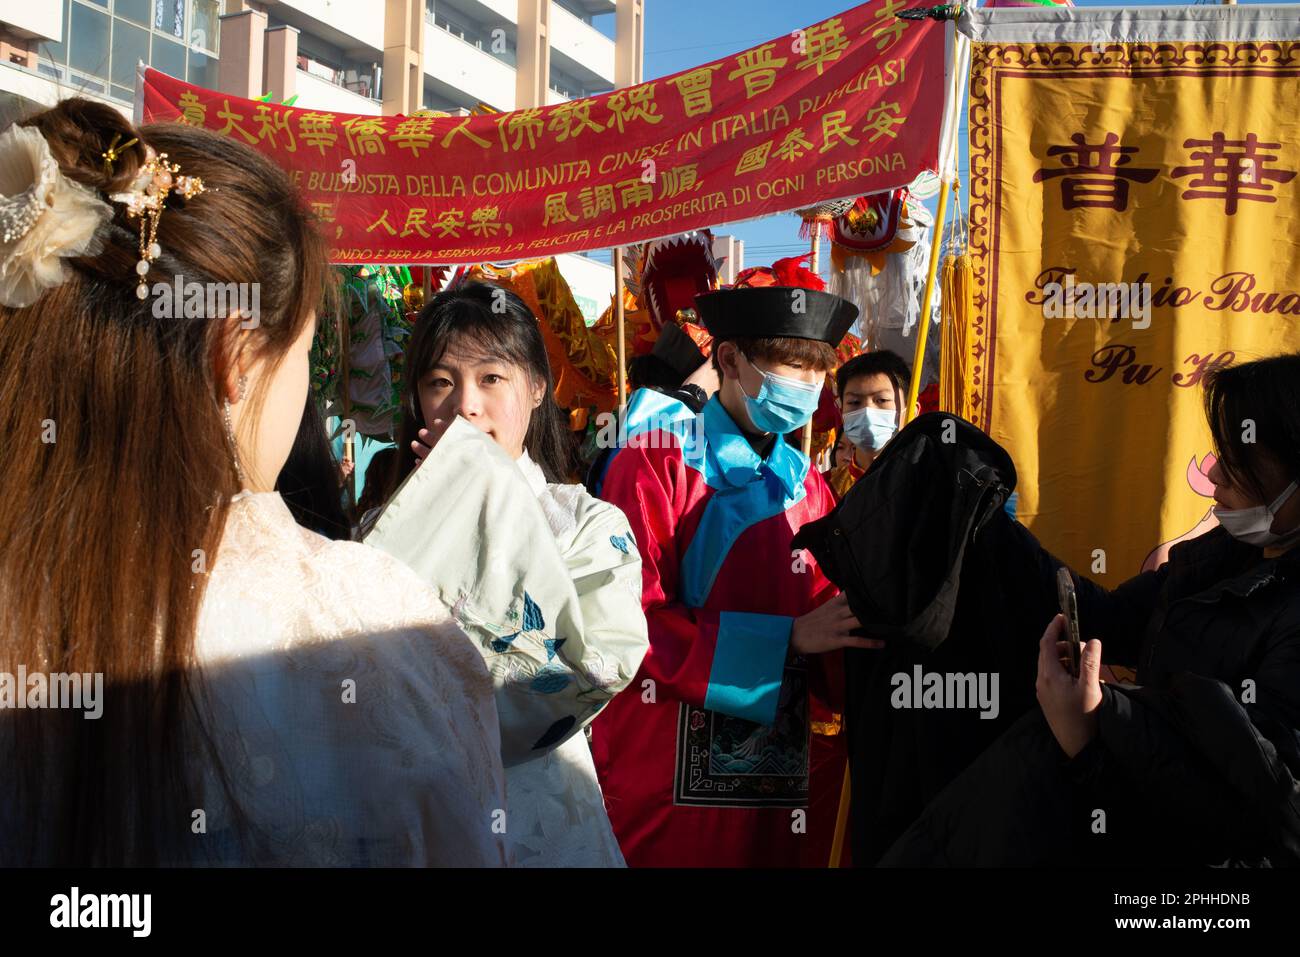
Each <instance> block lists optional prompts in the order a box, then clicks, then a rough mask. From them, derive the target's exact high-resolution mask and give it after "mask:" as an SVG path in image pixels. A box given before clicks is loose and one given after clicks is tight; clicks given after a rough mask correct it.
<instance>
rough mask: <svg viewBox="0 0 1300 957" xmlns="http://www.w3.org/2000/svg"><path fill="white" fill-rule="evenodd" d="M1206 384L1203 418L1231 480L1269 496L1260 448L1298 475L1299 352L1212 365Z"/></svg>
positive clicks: (1294, 476)
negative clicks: (1213, 366) (1263, 474)
mask: <svg viewBox="0 0 1300 957" xmlns="http://www.w3.org/2000/svg"><path fill="white" fill-rule="evenodd" d="M1204 384H1205V417H1206V419H1207V420H1208V421H1209V424H1210V432H1211V434H1212V435H1213V436H1214V445H1215V449H1216V450H1217V451H1218V454H1219V465H1220V466H1222V468H1223V471H1224V473H1225V474H1226V475H1227V477H1228V478H1229V480H1231V481H1232V483H1233V484H1234V485H1236V486H1238V487H1240V488H1243V489H1248V490H1250V491H1251V492H1253V493H1255V497H1256V498H1257V499H1258V500H1259V501H1261V502H1264V501H1267V498H1268V495H1267V493H1266V492H1265V490H1264V488H1263V483H1262V482H1261V481H1260V479H1259V459H1258V454H1259V450H1260V449H1261V448H1263V449H1265V450H1267V451H1268V452H1269V453H1270V454H1271V455H1272V456H1273V457H1274V458H1276V459H1277V461H1278V462H1279V463H1280V464H1281V466H1282V468H1283V469H1284V470H1285V471H1286V473H1287V475H1288V476H1290V477H1291V478H1292V479H1297V480H1300V354H1294V353H1292V354H1287V355H1280V356H1273V357H1271V358H1268V359H1257V360H1256V361H1254V362H1246V363H1243V364H1242V365H1239V366H1225V367H1221V368H1217V369H1211V370H1210V371H1209V372H1207V373H1206V374H1205V378H1204Z"/></svg>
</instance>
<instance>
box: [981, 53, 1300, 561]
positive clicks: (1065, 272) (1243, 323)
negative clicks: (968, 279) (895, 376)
mask: <svg viewBox="0 0 1300 957" xmlns="http://www.w3.org/2000/svg"><path fill="white" fill-rule="evenodd" d="M1297 104H1300V43H1286V42H1283V43H1265V42H1230V43H1191V42H1188V43H1159V44H1139V43H1112V44H1106V45H1105V46H1104V48H1103V47H1102V46H1101V45H1099V44H1095V43H1094V44H1028V43H1026V44H1018V43H1012V44H993V43H976V44H975V45H974V46H973V49H972V61H971V107H970V150H971V162H970V171H971V211H970V222H971V253H972V258H973V261H974V275H975V288H974V304H975V315H974V318H973V320H972V325H971V327H970V328H969V329H968V330H967V332H966V343H965V348H966V354H965V363H964V365H965V383H964V396H963V402H962V407H963V409H965V410H966V411H967V412H968V414H970V415H971V416H972V417H973V418H974V420H975V421H976V423H977V424H979V425H980V426H981V427H982V428H984V429H985V430H986V431H988V432H989V433H990V434H991V435H992V436H993V437H994V438H995V439H996V440H997V441H998V442H1000V443H1002V445H1003V446H1004V447H1005V448H1006V449H1007V450H1008V451H1009V452H1010V453H1011V455H1012V456H1013V458H1014V460H1015V464H1016V468H1017V470H1018V472H1019V476H1020V484H1019V489H1018V495H1017V500H1016V514H1017V517H1018V518H1019V519H1020V520H1021V521H1022V522H1024V523H1025V525H1027V526H1028V527H1029V528H1030V529H1031V530H1032V531H1033V532H1034V533H1035V534H1036V535H1037V536H1038V537H1039V538H1040V539H1041V540H1042V542H1043V543H1044V545H1046V546H1047V547H1048V548H1050V549H1052V550H1053V551H1054V552H1056V553H1057V554H1058V555H1059V556H1060V557H1061V558H1062V559H1063V560H1065V561H1066V562H1067V563H1069V564H1070V565H1071V566H1072V567H1073V568H1075V569H1076V570H1078V571H1079V572H1081V573H1083V574H1088V575H1090V576H1091V577H1093V578H1094V579H1095V580H1098V581H1100V582H1103V583H1107V584H1110V585H1114V584H1117V583H1118V582H1120V581H1123V580H1124V579H1126V578H1128V577H1130V576H1132V575H1134V574H1136V573H1137V572H1138V571H1139V570H1140V569H1141V568H1143V567H1144V566H1145V567H1154V565H1155V564H1156V563H1158V561H1160V560H1163V557H1164V554H1165V553H1166V552H1167V546H1168V545H1169V544H1171V543H1172V542H1174V541H1177V540H1181V539H1183V538H1188V537H1192V536H1193V535H1196V534H1200V533H1201V532H1203V531H1205V530H1206V529H1207V528H1209V527H1211V526H1212V524H1213V523H1214V518H1213V515H1212V514H1211V508H1212V506H1213V502H1212V500H1211V498H1210V495H1211V493H1212V490H1211V488H1210V483H1209V482H1208V481H1207V480H1206V479H1205V478H1204V474H1203V473H1204V472H1207V471H1208V470H1209V468H1210V466H1211V465H1212V464H1213V461H1214V459H1213V458H1212V457H1209V456H1212V453H1213V449H1212V448H1211V444H1210V442H1211V440H1210V434H1209V430H1208V428H1207V426H1206V424H1205V416H1204V413H1203V411H1202V389H1201V380H1202V378H1203V376H1204V374H1205V373H1206V372H1207V371H1208V370H1209V369H1212V368H1214V367H1215V366H1218V365H1223V364H1231V363H1240V362H1243V361H1247V360H1250V359H1255V358H1260V357H1263V356H1269V355H1275V354H1277V353H1280V352H1288V351H1297V350H1300V176H1298V175H1297V173H1298V172H1300V117H1298V115H1297V112H1296V106H1297ZM1250 427H1251V423H1242V428H1243V430H1248V429H1249V428H1250ZM1207 457H1209V458H1207ZM1162 546H1164V548H1163V549H1162Z"/></svg>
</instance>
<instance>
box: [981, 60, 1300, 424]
mask: <svg viewBox="0 0 1300 957" xmlns="http://www.w3.org/2000/svg"><path fill="white" fill-rule="evenodd" d="M1187 67H1193V68H1204V69H1205V70H1206V71H1207V72H1209V73H1212V72H1214V71H1216V70H1221V69H1232V68H1237V69H1240V68H1242V67H1246V68H1250V69H1251V70H1252V72H1256V71H1260V70H1263V71H1266V72H1271V71H1272V70H1277V71H1279V72H1280V71H1282V70H1295V69H1297V68H1300V42H1293V41H1286V42H1271V41H1269V42H1242V43H1221V42H1213V41H1212V42H1208V43H1205V42H1199V43H1192V42H1189V43H1106V44H1104V45H1102V46H1101V49H1100V50H1098V49H1097V47H1096V46H1094V45H1092V44H1086V43H1057V44H1043V43H1037V44H1035V43H1015V44H996V43H975V44H972V50H971V68H970V113H969V130H970V199H969V202H970V206H969V228H970V238H969V251H970V256H971V260H972V264H973V267H974V283H975V285H974V295H973V296H972V304H973V307H974V312H973V318H972V321H971V328H970V330H969V331H968V333H967V338H966V347H967V361H966V382H965V388H966V390H967V395H968V397H969V407H970V409H971V413H972V416H973V419H974V422H975V424H976V425H978V426H979V427H980V428H981V429H984V430H985V431H989V430H990V427H991V425H992V418H993V408H992V391H993V371H994V362H995V359H996V355H995V353H996V338H997V316H996V314H995V311H994V306H995V304H994V302H993V299H992V279H993V274H992V268H993V263H992V261H991V259H992V245H993V238H994V230H995V228H996V213H997V201H998V196H997V190H996V188H995V185H994V182H993V178H994V177H993V167H994V161H995V149H996V143H995V142H994V137H995V136H996V134H997V130H996V129H995V128H994V124H993V116H994V115H995V112H996V104H995V103H994V102H993V98H994V94H993V89H994V86H995V84H994V82H993V81H994V79H995V74H996V72H997V71H998V70H999V69H1003V68H1005V69H1014V70H1017V71H1022V72H1023V71H1026V70H1028V71H1031V72H1041V73H1042V74H1043V75H1044V76H1058V75H1059V74H1060V73H1061V71H1062V70H1070V71H1073V72H1080V71H1081V72H1082V74H1083V75H1088V72H1089V71H1091V70H1108V71H1113V70H1116V69H1121V70H1130V71H1132V72H1133V75H1134V76H1135V77H1137V76H1143V75H1159V74H1161V73H1162V72H1164V71H1166V70H1172V69H1186V68H1187Z"/></svg>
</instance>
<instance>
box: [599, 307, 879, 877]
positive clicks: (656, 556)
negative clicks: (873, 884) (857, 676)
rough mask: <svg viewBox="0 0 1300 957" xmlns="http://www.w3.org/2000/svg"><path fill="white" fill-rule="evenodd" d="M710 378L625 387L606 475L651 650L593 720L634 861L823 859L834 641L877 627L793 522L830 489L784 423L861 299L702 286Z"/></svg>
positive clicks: (835, 723)
mask: <svg viewBox="0 0 1300 957" xmlns="http://www.w3.org/2000/svg"><path fill="white" fill-rule="evenodd" d="M696 304H697V307H698V311H699V315H700V317H701V319H702V320H703V322H704V325H705V327H706V328H707V329H708V331H709V333H710V334H711V335H712V336H713V337H714V347H713V362H714V364H715V366H716V368H717V370H718V373H719V375H720V377H721V380H722V385H721V388H720V389H719V391H718V393H717V394H716V395H715V396H713V398H711V399H710V400H709V401H708V402H707V403H706V404H705V406H704V409H703V411H702V412H699V413H698V414H697V413H695V412H694V411H692V409H691V408H690V407H689V406H687V405H686V404H684V403H682V402H681V401H680V400H678V399H674V398H673V397H670V396H666V395H663V394H660V393H657V392H654V391H652V390H648V389H644V390H639V391H638V392H636V393H634V394H633V396H632V399H631V401H630V402H629V404H628V409H627V415H626V419H625V422H624V424H623V430H624V431H623V434H622V436H621V441H620V447H619V449H618V450H617V452H616V454H615V455H614V456H613V458H612V460H611V461H610V463H609V466H608V468H607V470H606V472H605V475H604V479H603V481H602V484H601V489H600V494H601V496H602V497H603V498H605V499H607V500H608V501H610V502H613V503H614V504H616V505H618V506H619V507H620V508H621V509H622V510H623V512H624V513H625V514H626V515H627V517H628V520H629V522H630V524H631V528H632V531H633V533H634V535H635V537H636V545H637V547H639V548H640V550H641V561H642V578H643V586H644V588H643V595H642V605H643V607H644V609H645V613H646V618H647V621H648V623H649V631H650V651H649V653H648V654H647V655H646V658H645V660H644V661H643V663H642V665H641V669H640V672H639V674H638V675H637V678H636V680H635V681H634V682H633V684H632V686H630V687H629V688H628V690H627V691H626V692H624V693H623V694H620V695H619V696H617V697H616V698H615V699H614V700H613V701H612V702H611V703H610V704H609V706H608V707H607V708H606V710H605V712H604V713H603V714H602V715H601V717H599V718H598V719H597V720H596V722H595V723H594V724H593V726H592V730H593V742H592V745H593V746H592V750H593V755H594V757H595V760H596V766H597V770H598V772H599V773H600V778H601V786H602V787H603V789H604V792H605V803H606V806H607V808H608V810H609V815H610V821H611V823H612V824H613V826H614V831H615V834H616V835H617V836H618V839H619V843H620V845H621V847H622V849H623V853H624V856H625V857H626V858H627V861H628V863H629V864H631V865H632V866H639V865H648V866H656V865H663V866H674V865H677V866H682V865H685V866H695V865H698V866H731V867H744V866H798V865H805V866H818V867H824V866H826V863H827V860H828V858H829V853H830V844H831V837H832V834H833V830H834V822H835V810H836V807H837V805H838V798H839V793H840V783H841V781H842V778H843V771H844V744H843V735H842V734H841V733H840V718H839V716H840V715H841V714H842V713H843V709H842V707H840V705H839V701H840V697H841V694H842V679H841V676H840V671H839V660H838V659H839V657H840V655H839V654H838V650H839V649H841V648H844V647H848V646H854V647H874V646H875V645H876V643H874V642H870V641H868V640H865V639H861V638H856V637H854V636H853V635H852V634H851V631H852V630H853V629H854V628H856V627H857V621H856V619H854V618H853V616H852V614H851V613H850V612H849V610H848V606H847V603H846V602H845V601H844V599H843V598H842V597H838V596H836V595H835V588H834V586H833V585H831V583H830V582H829V581H828V580H827V579H826V577H825V576H824V575H823V574H822V573H821V571H820V569H818V568H817V567H816V566H815V565H814V564H813V563H812V561H811V557H810V556H808V555H807V554H806V553H803V552H795V551H792V550H791V547H790V542H791V539H792V538H793V536H794V533H795V532H797V531H798V530H799V528H800V527H801V526H802V525H803V524H804V523H806V522H809V521H812V520H814V519H817V518H820V517H822V516H823V515H825V514H826V513H827V512H829V511H830V510H831V508H832V507H833V504H834V502H833V498H832V495H831V492H830V490H829V488H828V487H827V486H826V483H825V481H824V480H823V479H822V477H821V475H820V474H818V472H817V471H816V469H811V468H809V462H808V458H807V457H806V456H805V455H803V454H802V453H801V452H799V451H798V449H796V448H793V447H791V446H790V444H789V443H787V442H785V441H782V435H783V434H784V433H788V432H792V431H795V430H797V429H799V428H801V427H802V426H803V425H804V424H805V423H807V422H808V421H809V419H811V417H812V414H813V412H814V411H815V410H816V408H817V404H818V400H819V397H820V394H821V390H822V386H823V383H824V380H825V377H826V374H827V372H829V371H830V370H831V369H832V368H833V367H834V365H835V362H836V358H835V351H834V348H833V347H834V346H835V345H836V344H838V343H839V341H840V339H841V338H843V336H844V333H845V332H846V331H847V330H848V328H849V326H850V325H851V324H852V323H853V320H854V319H855V318H856V317H857V309H856V308H855V307H854V306H853V305H851V304H850V303H848V302H845V301H844V300H843V299H840V298H838V297H836V296H832V295H829V294H827V293H825V292H821V291H818V290H814V289H806V288H800V287H790V286H765V287H751V288H738V289H728V290H722V291H719V292H712V293H707V294H704V295H702V296H699V297H697V299H696Z"/></svg>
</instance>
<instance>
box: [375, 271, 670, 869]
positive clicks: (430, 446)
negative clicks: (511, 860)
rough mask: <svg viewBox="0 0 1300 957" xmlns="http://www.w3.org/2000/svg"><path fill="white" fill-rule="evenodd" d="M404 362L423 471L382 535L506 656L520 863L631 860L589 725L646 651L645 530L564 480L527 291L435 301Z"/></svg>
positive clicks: (560, 443)
mask: <svg viewBox="0 0 1300 957" xmlns="http://www.w3.org/2000/svg"><path fill="white" fill-rule="evenodd" d="M406 368H407V370H408V377H407V382H408V392H407V402H408V408H409V409H410V412H409V414H408V415H407V417H406V420H405V422H404V424H403V434H402V438H401V440H400V442H399V445H398V472H397V483H401V482H403V481H405V480H406V479H407V478H408V476H409V477H410V481H408V482H407V484H406V485H405V486H403V488H402V489H401V490H400V491H399V492H398V494H397V497H396V499H395V500H394V502H393V503H390V506H389V508H388V509H387V510H386V512H385V514H384V515H382V516H380V518H379V519H378V520H377V522H376V523H375V531H374V532H373V533H372V534H371V535H370V537H369V538H367V541H370V542H374V543H377V544H379V545H380V547H383V548H385V549H386V550H388V551H390V552H391V553H392V554H394V555H396V556H398V557H400V558H402V559H403V560H405V561H407V562H408V563H409V564H411V565H412V566H413V567H414V568H416V569H417V570H425V571H426V573H427V574H428V575H429V577H430V580H431V581H432V582H433V583H434V584H435V586H436V587H438V588H440V589H449V593H448V595H447V598H448V600H449V602H452V603H454V607H455V608H456V612H457V615H458V616H459V618H460V619H461V621H462V624H463V625H464V627H465V628H466V630H467V631H469V633H470V635H471V637H473V638H475V639H476V640H478V641H479V642H480V648H481V651H482V653H483V654H484V655H485V656H486V657H488V658H489V660H490V662H491V671H492V675H493V678H494V680H496V681H497V698H498V706H499V712H500V715H501V733H502V746H503V750H504V755H505V760H506V764H507V767H506V786H507V790H508V796H509V802H510V804H509V819H508V820H509V824H508V833H509V835H510V839H511V844H512V847H513V851H514V855H515V860H516V863H518V864H519V865H521V866H538V867H560V866H575V867H617V866H622V865H623V863H624V862H623V857H622V855H621V854H620V853H619V848H618V842H617V841H616V840H615V839H614V834H613V832H612V831H611V830H610V825H609V818H608V816H607V815H606V813H605V809H604V805H603V799H602V796H601V792H600V784H599V782H598V781H597V779H596V769H595V766H594V764H593V763H592V757H591V748H590V746H589V745H588V743H587V738H586V735H585V734H584V733H583V731H584V728H585V726H586V725H587V724H588V723H589V722H590V721H591V720H592V719H593V718H594V717H595V716H596V715H597V714H598V713H599V712H600V710H601V708H603V707H605V706H606V705H607V704H608V703H609V701H610V699H611V698H613V697H614V696H615V695H616V694H617V693H618V692H619V691H621V690H622V689H623V688H624V687H625V686H626V685H627V684H628V683H629V682H630V681H631V680H632V676H633V675H635V674H636V669H637V666H638V665H639V664H640V663H641V659H642V657H643V656H644V655H645V651H646V623H645V615H644V614H643V613H642V611H641V559H640V555H639V554H638V551H637V541H636V540H635V539H634V537H633V536H631V535H629V534H628V521H627V519H626V518H625V517H624V515H623V513H622V512H621V511H619V509H617V508H616V507H614V506H613V505H610V504H609V503H608V502H602V501H600V500H599V499H596V498H593V497H592V496H591V495H589V494H588V493H587V492H586V490H585V489H583V487H582V486H581V485H572V484H566V483H565V482H564V477H565V475H567V474H568V472H569V470H570V457H571V454H572V451H571V449H572V446H571V439H570V436H569V435H568V433H567V431H566V429H565V427H564V417H563V415H562V413H561V412H560V409H559V407H558V406H557V405H556V403H555V399H554V397H553V395H554V380H553V378H552V374H551V368H550V363H549V361H548V360H547V356H546V345H545V341H544V340H543V338H542V332H541V327H540V325H539V324H538V321H537V318H536V317H535V316H534V315H533V314H532V312H531V311H530V310H529V308H528V306H527V305H526V304H525V303H524V301H523V300H522V299H520V298H519V297H518V296H517V295H515V294H514V293H512V292H510V291H509V290H507V289H504V288H502V287H499V286H494V285H491V284H489V283H468V284H465V285H463V286H460V287H458V288H455V289H452V290H449V291H447V292H443V293H440V294H439V295H437V296H435V297H434V298H433V300H431V301H430V303H429V304H428V305H427V306H425V308H424V309H423V310H422V311H421V313H420V316H419V318H418V319H417V321H416V325H415V330H414V332H413V333H412V336H411V341H410V344H409V346H408V348H407V359H406ZM417 464H418V472H417V474H412V472H413V471H414V470H416V467H417ZM397 483H395V484H397ZM497 490H500V491H501V493H502V498H503V500H504V501H503V504H502V508H497V507H494V506H493V505H492V504H491V503H492V499H491V497H490V496H491V495H492V494H494V493H495V492H496V491H497ZM505 509H508V511H507V510H505ZM406 515H409V516H411V518H410V519H409V520H408V519H406V518H405V517H404V516H406ZM547 539H549V541H547ZM498 556H501V557H500V558H498ZM512 562H513V563H514V564H511V563H512ZM458 570H459V571H458ZM512 570H518V571H519V572H520V575H519V576H516V575H515V574H514V571H512ZM458 573H459V574H460V575H461V577H460V578H457V577H456V576H457V574H458ZM516 578H518V579H519V582H518V583H517V581H516ZM566 607H568V608H571V609H572V610H573V614H572V615H571V616H570V617H568V618H565V617H563V616H564V611H563V610H564V609H565V608H566ZM512 615H515V616H516V617H514V618H512V617H511V616H512ZM492 622H500V623H501V625H502V627H501V628H496V629H494V628H493V627H491V623H492Z"/></svg>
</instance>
